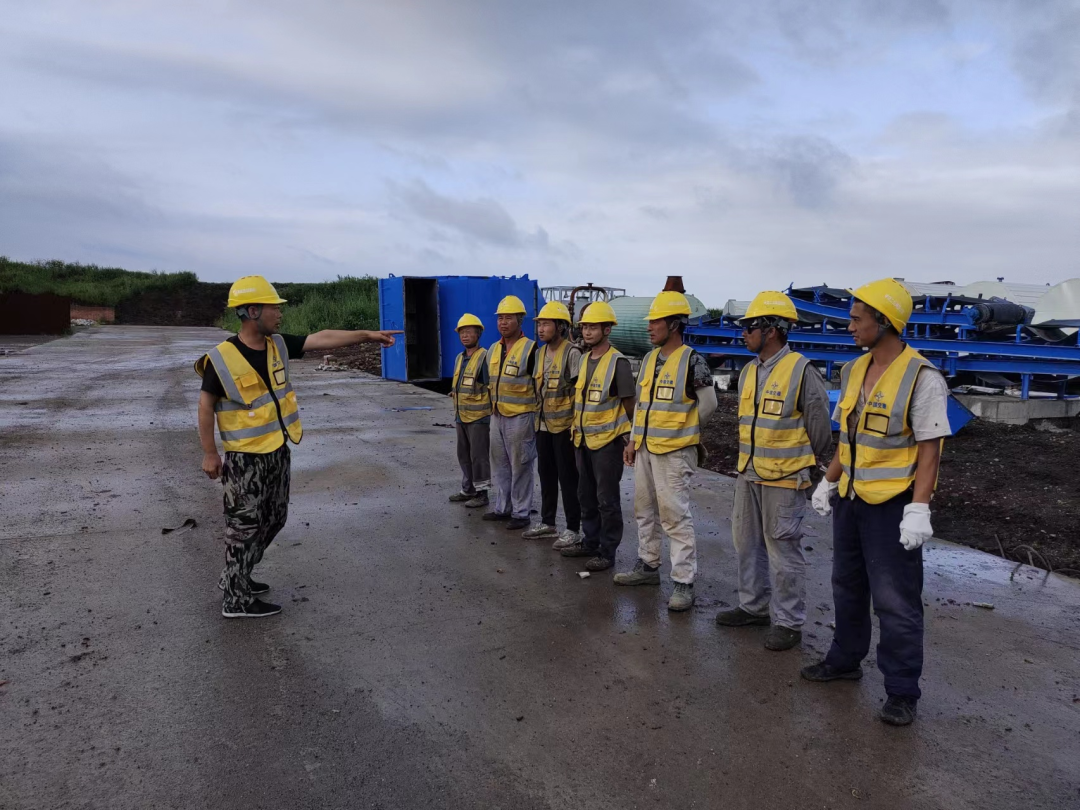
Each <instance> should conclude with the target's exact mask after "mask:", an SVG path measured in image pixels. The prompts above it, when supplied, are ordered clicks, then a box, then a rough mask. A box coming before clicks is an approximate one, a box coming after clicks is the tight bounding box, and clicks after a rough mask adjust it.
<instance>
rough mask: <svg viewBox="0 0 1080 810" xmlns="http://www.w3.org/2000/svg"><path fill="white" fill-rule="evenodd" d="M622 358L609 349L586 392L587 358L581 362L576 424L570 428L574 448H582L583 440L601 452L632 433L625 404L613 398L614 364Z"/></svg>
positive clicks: (583, 358) (590, 447) (576, 387)
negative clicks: (618, 439)
mask: <svg viewBox="0 0 1080 810" xmlns="http://www.w3.org/2000/svg"><path fill="white" fill-rule="evenodd" d="M620 357H622V355H621V354H620V353H619V352H618V351H617V350H616V349H615V347H613V346H612V347H609V348H608V350H607V351H606V352H604V355H603V356H602V357H601V358H600V360H599V361H597V363H596V369H595V370H594V371H593V374H592V377H591V378H590V379H589V380H588V388H587V389H586V385H585V383H586V380H585V377H586V376H587V371H588V355H585V356H584V357H582V358H581V370H580V371H579V372H578V378H577V385H576V386H575V387H574V424H573V426H572V427H571V430H572V434H571V435H572V436H573V439H574V446H575V447H581V442H582V439H584V441H585V446H586V447H588V448H589V449H590V450H599V449H600V448H601V447H606V446H607V445H609V444H611V443H612V442H613V441H615V439H617V438H618V437H619V436H625V435H626V434H627V433H629V432H630V419H629V417H627V415H626V408H624V407H623V403H622V400H621V399H619V398H618V397H613V396H611V384H612V383H613V382H615V364H616V361H617V360H618V359H619V358H620Z"/></svg>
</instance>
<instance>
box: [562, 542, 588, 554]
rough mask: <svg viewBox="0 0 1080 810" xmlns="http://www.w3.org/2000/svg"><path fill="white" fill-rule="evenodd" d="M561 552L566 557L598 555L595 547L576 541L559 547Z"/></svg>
mask: <svg viewBox="0 0 1080 810" xmlns="http://www.w3.org/2000/svg"><path fill="white" fill-rule="evenodd" d="M559 553H560V554H562V555H563V556H564V557H595V556H597V553H596V549H595V548H585V544H584V543H574V545H572V546H567V547H566V548H562V549H559Z"/></svg>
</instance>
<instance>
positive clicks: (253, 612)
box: [221, 599, 281, 619]
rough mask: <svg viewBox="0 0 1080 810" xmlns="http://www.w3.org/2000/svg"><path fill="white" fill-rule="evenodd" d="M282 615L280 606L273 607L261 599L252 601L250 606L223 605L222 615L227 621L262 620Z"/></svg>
mask: <svg viewBox="0 0 1080 810" xmlns="http://www.w3.org/2000/svg"><path fill="white" fill-rule="evenodd" d="M279 613H281V606H280V605H271V604H270V603H269V602H264V601H262V600H261V599H252V600H251V603H250V604H248V605H222V606H221V615H222V616H224V617H225V618H226V619H261V618H263V617H265V616H276V615H277V614H279Z"/></svg>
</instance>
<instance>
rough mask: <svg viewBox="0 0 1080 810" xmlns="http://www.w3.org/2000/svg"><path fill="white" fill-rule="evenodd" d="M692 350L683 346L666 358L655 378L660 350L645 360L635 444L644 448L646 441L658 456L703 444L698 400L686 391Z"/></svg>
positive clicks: (641, 374)
mask: <svg viewBox="0 0 1080 810" xmlns="http://www.w3.org/2000/svg"><path fill="white" fill-rule="evenodd" d="M693 353H694V350H693V349H691V348H690V347H689V346H680V347H679V348H678V349H676V350H675V351H673V352H672V353H671V357H669V358H667V360H665V361H664V363H663V365H662V366H661V368H660V373H659V375H657V376H656V379H655V380H654V379H653V377H654V375H656V363H657V358H658V357H659V356H660V350H659V349H653V350H652V351H651V352H649V354H648V355H647V356H646V357H645V360H644V361H642V363H641V371H640V372H638V385H637V410H636V411H635V412H634V447H636V448H638V449H641V445H642V442H643V441H644V443H645V446H646V448H648V450H649V452H650V453H655V454H658V455H659V454H663V453H670V452H672V451H673V450H680V449H682V448H683V447H692V446H694V445H695V444H700V443H701V425H700V424H699V423H698V409H697V400H696V399H691V398H690V397H689V396H687V394H686V381H687V379H688V376H689V374H690V359H691V357H692V356H693ZM654 391H655V395H654Z"/></svg>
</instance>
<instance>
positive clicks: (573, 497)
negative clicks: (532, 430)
mask: <svg viewBox="0 0 1080 810" xmlns="http://www.w3.org/2000/svg"><path fill="white" fill-rule="evenodd" d="M536 467H537V472H538V473H539V476H540V523H541V524H543V525H545V526H554V525H555V513H556V512H557V511H558V509H559V491H560V489H561V490H562V499H563V513H564V514H565V515H566V528H567V531H568V532H570V533H572V534H574V535H575V536H576V535H577V533H578V532H579V531H580V529H581V504H580V503H579V502H578V468H577V459H576V458H575V457H574V443H573V441H572V440H571V439H570V431H569V430H566V431H563V432H562V433H552V432H551V431H548V430H538V431H537V432H536Z"/></svg>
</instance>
